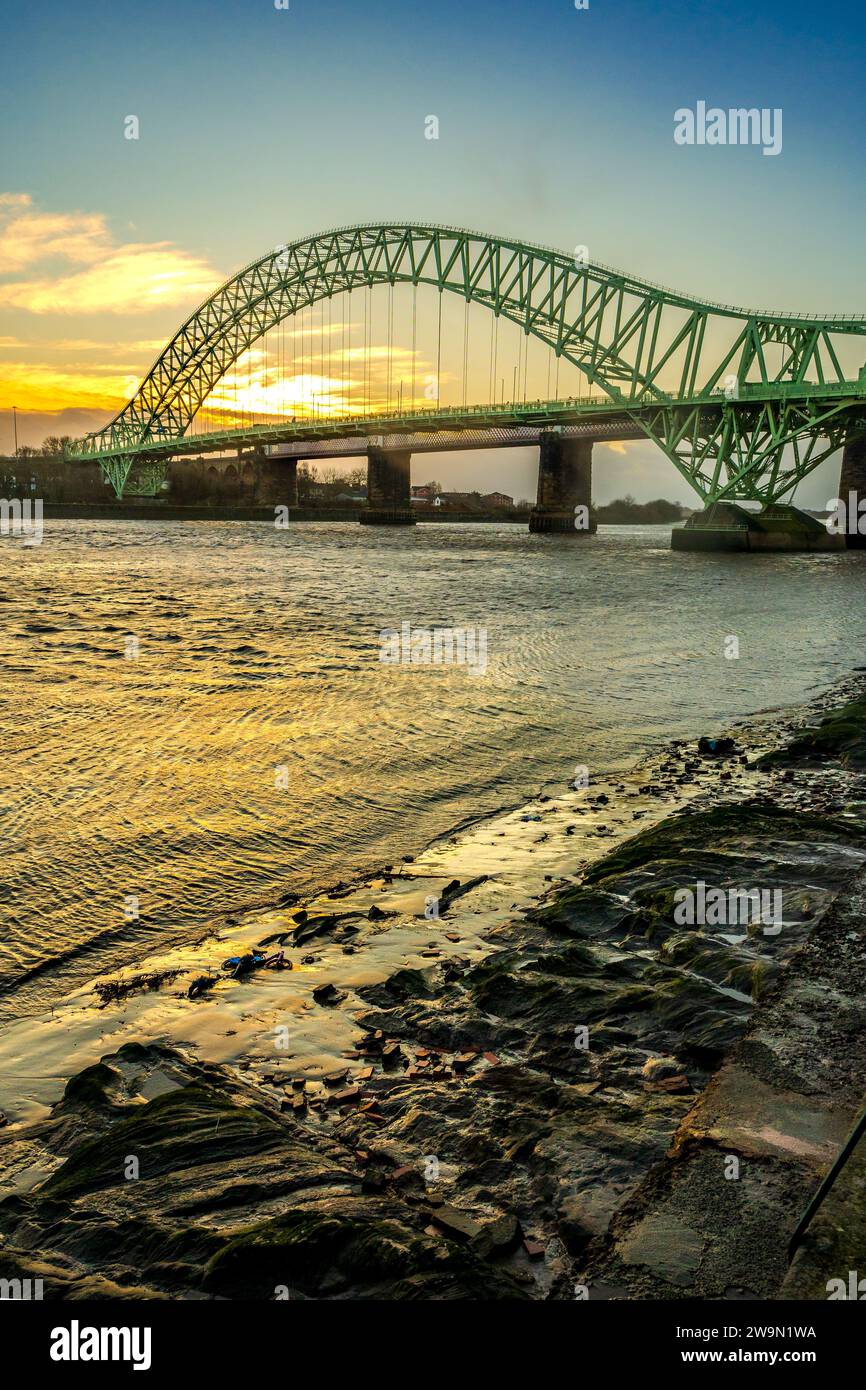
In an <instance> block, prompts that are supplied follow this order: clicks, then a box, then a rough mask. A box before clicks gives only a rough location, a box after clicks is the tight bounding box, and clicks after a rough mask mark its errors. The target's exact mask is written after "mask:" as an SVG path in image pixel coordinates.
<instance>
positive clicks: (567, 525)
mask: <svg viewBox="0 0 866 1390" xmlns="http://www.w3.org/2000/svg"><path fill="white" fill-rule="evenodd" d="M529 529H530V531H536V532H543V533H550V532H555V533H557V534H559V535H567V536H589V535H592V534H593V533H594V532H595V530H596V523H595V518H594V517H593V515H592V440H591V439H564V438H563V436H562V434H561V433H560V432H559V430H542V432H541V435H540V436H539V441H538V494H537V499H536V503H535V506H534V507H533V509H532V511H531V512H530V514H529Z"/></svg>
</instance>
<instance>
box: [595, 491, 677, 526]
mask: <svg viewBox="0 0 866 1390" xmlns="http://www.w3.org/2000/svg"><path fill="white" fill-rule="evenodd" d="M689 510H690V509H689V508H688V507H683V506H681V505H680V503H679V502H666V501H665V499H664V498H663V497H657V498H656V500H655V501H654V502H636V501H635V500H634V498H633V497H629V496H626V497H618V498H617V499H616V501H615V502H608V503H607V505H606V506H604V507H596V509H595V517H596V520H597V521H598V522H600V523H601V524H602V525H606V526H639V525H644V526H653V525H655V526H663V525H665V524H668V525H670V524H672V523H673V522H675V521H682V520H683V518H684V517H686V516H688V515H689Z"/></svg>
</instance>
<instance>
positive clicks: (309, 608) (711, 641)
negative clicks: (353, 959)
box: [0, 521, 864, 1018]
mask: <svg viewBox="0 0 866 1390" xmlns="http://www.w3.org/2000/svg"><path fill="white" fill-rule="evenodd" d="M861 584H862V578H861V565H860V562H859V557H858V556H857V555H856V554H844V553H843V554H827V555H817V554H816V555H780V556H760V557H750V556H737V555H730V556H728V555H689V554H677V555H674V554H672V553H671V551H670V549H669V529H668V528H667V527H633V528H629V527H608V528H604V527H603V528H601V530H600V532H599V534H598V536H597V537H595V538H593V539H580V540H575V539H572V538H570V537H539V536H530V535H529V534H528V533H527V531H526V529H525V528H524V527H523V526H516V525H507V524H503V525H489V524H478V525H466V526H456V525H444V524H443V525H434V524H429V525H423V526H417V527H414V528H411V529H409V528H406V529H402V528H393V529H391V528H367V527H360V526H358V525H357V524H350V523H342V524H338V523H333V524H332V523H309V524H297V525H295V526H290V527H289V528H288V529H285V530H277V529H275V528H272V527H270V526H268V525H265V524H262V523H253V522H249V523H243V522H156V521H153V522H151V521H142V522H112V521H98V522H84V521H50V522H48V523H46V527H45V534H44V539H43V543H42V544H41V545H39V546H32V547H27V546H25V545H23V544H22V542H21V541H20V539H16V538H13V537H4V538H3V539H2V540H0V604H2V607H0V613H2V615H3V619H4V621H3V624H2V636H0V642H2V669H3V681H2V689H0V723H2V733H3V758H2V760H0V825H2V842H3V874H2V882H0V987H2V995H0V1016H2V1017H5V1018H10V1017H14V1016H20V1015H21V1014H23V1013H29V1012H33V1011H35V1010H37V1009H43V1008H44V1007H45V1006H46V1005H50V1003H51V1001H52V999H56V998H59V997H60V996H61V995H62V994H63V993H64V992H65V991H67V990H68V989H69V988H71V987H72V986H73V985H75V984H77V983H80V981H81V980H82V979H85V978H88V977H89V976H91V975H93V974H94V973H96V972H97V971H104V970H107V969H110V968H113V967H115V966H120V965H124V964H128V963H130V962H132V961H134V960H135V959H136V958H137V957H140V956H141V955H143V954H144V953H145V952H152V951H153V950H154V949H156V948H158V947H160V946H161V945H163V944H166V945H168V944H172V943H176V942H182V941H183V940H184V939H185V937H188V936H189V935H190V934H191V933H193V932H194V931H195V930H196V929H198V928H199V927H200V926H201V924H202V923H203V922H204V921H206V920H208V919H210V918H212V917H213V916H214V915H216V914H217V913H224V912H226V911H228V910H230V909H231V908H233V907H236V906H241V905H246V904H250V903H255V902H266V901H268V900H272V899H274V898H276V897H278V896H279V895H280V894H282V893H286V892H289V891H308V890H310V889H312V888H315V887H316V886H319V885H321V884H324V883H329V882H333V881H334V880H336V879H340V878H353V877H354V876H355V875H356V874H357V873H359V872H363V871H366V870H369V869H371V868H372V867H374V866H375V865H378V864H381V863H383V862H390V861H392V860H399V858H400V857H401V856H402V855H404V854H405V855H411V854H415V853H417V852H418V851H419V850H420V849H421V848H422V847H423V846H424V845H425V844H427V843H428V842H429V841H430V840H431V839H433V838H434V837H436V836H438V835H441V834H444V833H445V832H447V831H449V830H450V829H451V828H453V827H455V826H458V825H460V824H465V823H466V822H467V821H469V820H472V819H475V818H478V817H482V816H484V815H487V814H490V813H492V812H494V811H495V810H497V809H499V808H501V807H504V806H509V805H519V804H521V802H522V800H523V799H525V798H528V797H529V796H531V795H533V794H534V793H536V792H537V791H538V790H539V788H541V787H543V786H545V785H548V784H549V785H550V786H552V787H562V786H563V785H565V784H566V783H567V782H568V781H570V780H571V779H572V778H573V777H574V776H575V769H576V768H578V767H585V768H587V769H589V770H590V772H591V775H592V776H596V775H600V774H603V773H610V772H611V771H612V770H615V769H623V768H627V767H629V766H630V765H632V764H633V763H634V762H635V761H636V760H637V759H638V758H640V757H641V756H643V755H644V754H646V753H647V752H648V751H652V750H653V749H654V748H656V747H658V746H660V745H661V744H663V743H665V742H666V741H667V740H669V739H671V738H675V737H690V736H694V735H696V734H700V733H705V732H709V731H712V730H713V729H714V728H716V727H721V726H725V725H728V724H730V722H731V721H732V720H735V719H737V718H739V717H741V716H745V715H748V714H750V713H753V712H755V711H758V710H762V709H766V708H769V707H776V706H783V705H790V704H794V703H796V702H798V701H800V700H802V699H804V698H806V697H807V696H809V695H812V694H814V693H815V691H816V690H817V689H820V688H821V687H823V686H825V685H828V684H829V683H830V682H831V681H832V680H833V679H835V678H837V677H838V676H840V675H842V674H844V673H846V672H847V671H849V670H851V669H852V667H853V666H854V665H855V664H856V663H857V661H858V660H859V659H860V657H861V654H862V650H863V642H862V638H863V626H864V623H863V609H862V601H861ZM405 623H408V624H410V627H411V628H412V629H417V628H419V627H420V628H422V629H425V628H426V629H431V628H436V627H439V628H442V627H447V628H461V629H469V630H471V631H472V633H473V635H474V636H475V637H476V639H477V642H478V644H479V645H478V646H477V648H476V655H477V653H478V651H480V650H481V649H482V647H483V648H484V650H485V651H486V660H485V662H484V663H483V666H484V669H483V670H482V669H481V665H482V663H481V662H476V668H475V669H471V668H470V667H469V666H468V665H467V664H465V663H464V664H457V663H452V664H450V665H432V664H411V665H407V664H403V663H401V662H399V661H398V662H396V663H395V662H392V661H386V660H382V656H383V654H386V653H387V652H388V651H389V650H392V648H391V647H389V646H388V645H387V644H385V643H383V640H382V639H381V637H380V634H381V633H382V632H383V631H392V630H396V631H398V632H399V631H400V630H401V627H402V625H403V624H405ZM731 639H736V640H735V641H732V640H731ZM392 646H393V644H392Z"/></svg>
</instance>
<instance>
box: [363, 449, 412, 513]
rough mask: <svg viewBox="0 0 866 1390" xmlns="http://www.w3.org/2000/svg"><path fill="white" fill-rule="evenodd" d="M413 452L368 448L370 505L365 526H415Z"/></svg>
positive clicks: (365, 509)
mask: <svg viewBox="0 0 866 1390" xmlns="http://www.w3.org/2000/svg"><path fill="white" fill-rule="evenodd" d="M411 460H412V453H411V450H409V449H383V448H381V447H380V446H379V445H376V444H370V445H369V446H368V448H367V505H366V507H365V508H364V510H363V512H362V513H361V515H360V516H359V518H358V520H359V521H360V522H361V525H362V526H414V525H415V518H414V516H413V515H412V503H411V501H410V491H409V468H410V465H411Z"/></svg>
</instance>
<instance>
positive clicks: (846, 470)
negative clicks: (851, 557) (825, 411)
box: [839, 439, 866, 550]
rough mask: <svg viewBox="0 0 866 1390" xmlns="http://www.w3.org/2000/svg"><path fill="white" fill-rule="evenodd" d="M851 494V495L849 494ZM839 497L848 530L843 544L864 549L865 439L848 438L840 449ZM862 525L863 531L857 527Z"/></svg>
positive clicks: (865, 524)
mask: <svg viewBox="0 0 866 1390" xmlns="http://www.w3.org/2000/svg"><path fill="white" fill-rule="evenodd" d="M851 494H853V496H851ZM839 497H840V498H841V500H842V502H844V504H845V508H846V519H847V522H848V530H847V532H846V534H845V546H846V548H847V549H848V550H864V549H866V507H864V509H863V512H860V511H859V506H860V503H861V502H864V503H866V439H850V440H849V441H848V442H847V444H846V445H845V448H844V449H843V450H842V471H841V473H840V475H839ZM861 525H862V527H863V532H862V533H861V531H860V529H859V527H860V526H861Z"/></svg>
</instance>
